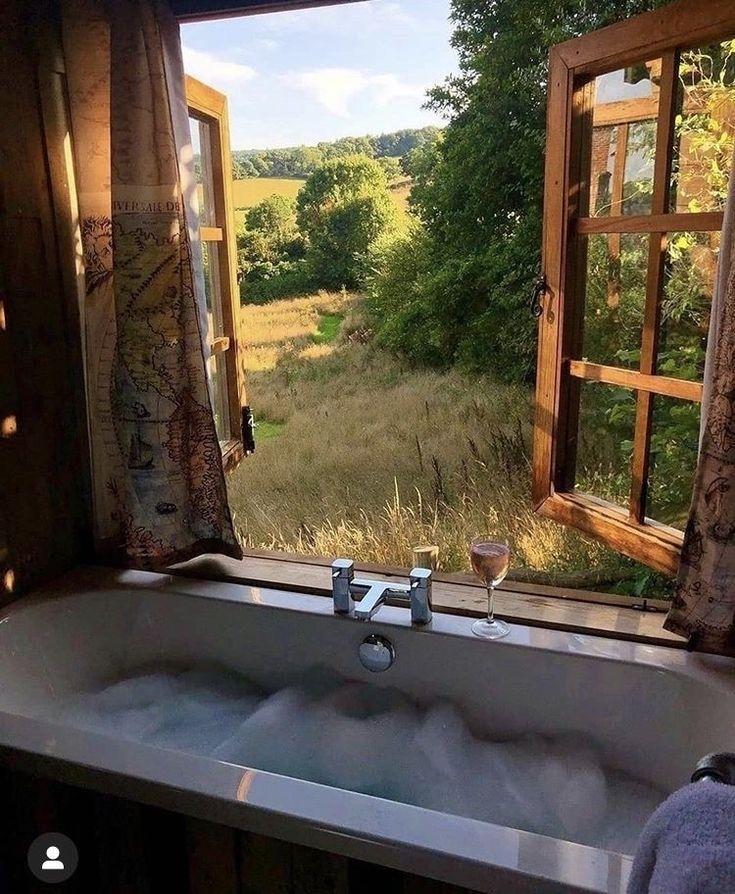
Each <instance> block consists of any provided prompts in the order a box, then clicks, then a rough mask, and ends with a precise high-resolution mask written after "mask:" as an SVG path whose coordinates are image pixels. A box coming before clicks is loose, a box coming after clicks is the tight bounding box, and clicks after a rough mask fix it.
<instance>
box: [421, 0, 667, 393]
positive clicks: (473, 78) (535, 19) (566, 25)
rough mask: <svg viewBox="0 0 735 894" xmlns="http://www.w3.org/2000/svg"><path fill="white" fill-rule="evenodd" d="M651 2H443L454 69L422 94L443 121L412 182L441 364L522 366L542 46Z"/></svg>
mask: <svg viewBox="0 0 735 894" xmlns="http://www.w3.org/2000/svg"><path fill="white" fill-rule="evenodd" d="M657 5H659V0H599V2H597V3H590V2H589V0H561V2H558V3H540V2H538V0H492V2H491V0H453V2H452V18H453V21H454V24H455V31H454V35H453V39H452V42H453V44H454V46H455V47H456V49H457V51H458V54H459V63H460V72H459V74H458V75H457V76H456V77H452V78H450V79H449V80H448V81H447V82H446V83H445V84H444V85H442V86H440V87H438V88H436V89H434V90H433V91H432V92H431V94H430V97H431V98H430V105H431V107H432V108H433V109H434V110H436V111H438V112H440V113H442V114H444V115H445V116H446V117H448V118H449V124H448V127H447V128H446V129H445V134H444V139H443V140H442V141H441V142H440V143H438V144H437V147H436V152H435V154H434V157H433V162H434V163H433V164H432V165H429V166H426V167H425V168H424V169H423V170H419V171H417V172H416V174H415V176H416V177H417V180H418V182H417V184H416V186H415V188H414V203H415V208H416V210H417V211H418V213H419V215H420V216H421V218H422V220H423V221H424V223H425V226H426V231H427V236H428V238H429V239H430V240H431V243H432V245H431V250H430V251H429V252H426V256H427V258H428V261H427V263H428V268H427V269H426V270H423V271H421V275H420V277H418V279H417V284H420V289H418V287H417V295H419V296H420V299H421V301H422V302H423V304H424V306H425V313H426V314H427V316H429V317H431V318H432V319H437V320H441V324H442V328H441V333H440V334H441V342H442V344H441V349H440V350H439V351H438V352H432V353H433V354H434V356H437V357H439V358H441V362H442V363H445V364H451V363H461V364H464V365H465V366H467V367H469V368H472V369H485V370H486V369H493V370H494V371H495V372H496V373H497V374H498V375H499V376H501V377H503V378H506V379H515V380H517V379H518V378H530V377H531V376H532V375H533V368H534V360H535V342H536V326H535V324H534V322H533V320H532V318H531V316H530V314H529V313H528V297H529V295H530V290H531V287H532V283H533V280H534V278H535V277H536V275H537V274H538V272H539V267H540V245H541V216H542V185H543V159H544V141H545V123H546V79H547V65H548V52H549V48H550V46H551V45H552V44H555V43H558V42H560V41H563V40H566V39H567V38H570V37H574V36H576V35H579V34H583V33H585V32H587V31H591V30H593V29H595V28H599V27H602V26H603V25H607V24H609V23H611V22H614V21H617V20H619V19H623V18H625V17H627V16H630V15H633V14H635V13H638V12H643V11H645V10H647V9H650V8H652V7H653V6H657ZM424 160H426V159H424ZM407 300H409V299H408V298H407ZM410 300H413V299H410ZM409 356H411V355H409ZM414 359H416V360H417V361H418V360H419V359H421V358H420V357H415V358H414Z"/></svg>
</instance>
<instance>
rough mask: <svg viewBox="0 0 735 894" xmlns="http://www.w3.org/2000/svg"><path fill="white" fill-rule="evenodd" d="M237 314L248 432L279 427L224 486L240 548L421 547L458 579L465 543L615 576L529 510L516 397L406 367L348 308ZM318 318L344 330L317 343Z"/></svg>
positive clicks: (299, 302)
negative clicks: (251, 416)
mask: <svg viewBox="0 0 735 894" xmlns="http://www.w3.org/2000/svg"><path fill="white" fill-rule="evenodd" d="M243 313H244V320H243V322H244V326H245V332H246V334H247V336H248V338H249V339H250V340H251V342H253V345H252V347H251V348H249V363H248V365H249V368H250V374H249V400H250V403H251V404H252V405H253V407H254V410H255V416H256V422H257V420H258V419H260V420H263V421H267V422H268V423H278V424H280V425H282V426H283V428H282V429H279V431H280V432H281V433H280V434H279V435H278V436H277V437H271V438H269V439H267V440H265V441H263V442H261V443H260V444H259V446H258V450H257V452H256V454H255V455H254V456H252V457H250V458H249V459H248V460H247V461H246V462H244V463H243V464H242V465H241V466H240V467H239V469H238V470H237V471H236V472H235V473H233V475H232V476H231V477H230V499H231V504H232V506H233V509H234V512H235V522H236V526H237V528H238V531H239V534H240V536H241V538H242V539H243V541H244V542H245V544H246V545H249V546H252V547H260V548H271V549H279V550H283V551H288V552H297V553H304V554H317V555H348V556H350V557H353V558H355V559H358V560H361V561H370V562H378V563H382V564H389V565H396V566H406V565H408V564H410V561H411V548H412V547H413V546H415V545H417V544H419V543H427V542H428V543H436V544H438V545H439V547H440V566H441V567H442V568H443V569H446V570H464V569H466V568H467V564H468V563H467V542H468V540H469V539H471V537H472V536H474V535H476V534H478V533H489V534H493V535H495V536H498V537H501V536H502V537H507V538H508V539H509V541H510V543H511V545H512V548H513V551H514V554H515V562H516V563H517V564H520V565H523V566H526V567H529V568H535V569H545V570H548V571H569V570H574V569H579V570H584V569H589V568H590V567H599V566H604V565H618V564H619V562H620V557H619V556H617V555H616V554H614V553H611V552H609V551H607V550H606V549H605V548H603V547H602V546H600V545H599V544H597V543H595V542H592V541H589V540H587V539H585V538H583V537H582V536H581V535H579V534H577V533H576V532H574V531H572V530H570V529H567V528H563V527H561V526H559V525H557V524H555V523H553V522H550V521H548V520H545V519H542V518H540V517H539V516H538V515H536V514H535V513H534V512H533V511H532V509H531V503H530V494H529V482H530V465H529V453H530V444H531V436H532V423H531V415H532V414H531V402H532V395H531V392H530V390H529V389H528V388H527V387H525V386H521V385H518V386H509V385H500V384H498V383H497V382H495V381H493V380H492V379H490V378H482V377H473V378H468V377H466V376H464V375H462V374H461V373H459V372H456V371H453V372H449V373H439V372H432V371H424V370H422V371H417V370H414V369H409V368H407V367H406V366H404V365H403V364H402V363H401V362H400V360H397V359H396V358H395V357H393V356H392V355H387V354H385V353H383V352H381V351H379V350H377V349H375V348H374V347H373V346H372V345H371V344H370V343H369V339H367V333H366V332H365V329H364V324H363V322H362V319H361V314H360V308H359V302H358V301H357V300H356V299H355V298H354V297H352V296H348V295H340V294H327V293H320V295H317V296H310V297H308V298H300V299H295V300H293V301H280V302H275V303H273V304H270V305H265V306H259V307H255V306H251V307H245V308H243ZM326 314H339V315H346V319H345V320H344V322H343V324H342V330H341V334H340V335H338V336H337V338H336V340H335V341H333V342H329V343H321V344H318V343H315V342H314V340H313V336H314V334H315V333H317V332H318V331H319V321H320V319H322V318H323V317H324V315H326ZM322 328H323V327H322ZM256 437H257V429H256Z"/></svg>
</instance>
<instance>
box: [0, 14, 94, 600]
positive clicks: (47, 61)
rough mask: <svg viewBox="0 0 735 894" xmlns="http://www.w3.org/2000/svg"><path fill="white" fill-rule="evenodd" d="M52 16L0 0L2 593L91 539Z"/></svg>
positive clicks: (36, 579) (64, 563)
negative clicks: (0, 48)
mask: <svg viewBox="0 0 735 894" xmlns="http://www.w3.org/2000/svg"><path fill="white" fill-rule="evenodd" d="M57 23H58V16H57V14H56V10H55V9H54V6H53V3H52V2H51V0H41V2H31V0H4V2H3V3H0V42H1V46H2V52H0V604H1V603H2V601H7V599H9V598H12V596H13V595H15V594H18V593H22V592H24V591H25V590H28V589H30V588H31V587H33V586H35V585H37V584H38V583H40V582H42V581H44V580H46V579H48V578H49V577H52V576H53V575H55V574H58V573H59V572H60V571H63V570H65V569H66V568H69V567H71V566H72V565H74V564H76V563H78V561H79V560H80V559H83V558H84V557H85V555H86V551H87V549H88V544H89V539H88V532H89V508H88V507H89V503H88V499H87V494H88V486H87V460H86V428H85V425H86V423H85V420H84V399H83V394H84V392H83V387H84V386H83V376H82V355H81V339H80V329H79V314H78V298H77V295H78V292H77V278H76V272H75V266H74V265H75V258H74V255H73V233H74V227H75V223H76V222H75V221H74V220H73V209H72V199H71V196H70V190H69V182H68V165H67V162H68V159H69V157H70V141H69V139H68V135H67V133H68V132H67V120H66V107H65V89H64V74H63V64H62V61H61V57H60V52H59V51H58V46H59V43H58V32H57Z"/></svg>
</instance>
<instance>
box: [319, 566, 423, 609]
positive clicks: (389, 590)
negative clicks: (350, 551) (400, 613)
mask: <svg viewBox="0 0 735 894" xmlns="http://www.w3.org/2000/svg"><path fill="white" fill-rule="evenodd" d="M354 569H355V563H354V562H353V561H352V559H336V560H335V561H334V562H333V563H332V598H333V600H334V611H335V614H338V615H352V616H353V617H355V618H357V619H358V620H360V621H369V620H370V619H371V618H372V617H373V615H374V614H375V613H376V612H377V611H378V609H379V608H380V606H381V605H384V604H385V603H386V602H387V601H388V600H389V599H395V600H397V601H399V602H402V603H404V604H405V605H407V606H410V608H411V623H412V624H428V623H429V621H430V620H431V614H432V611H431V609H432V605H431V571H430V569H428V568H414V569H413V571H412V572H411V574H410V576H409V581H408V583H407V584H394V583H390V582H388V581H378V580H362V579H360V578H356V577H355V576H354V573H355V571H354ZM355 596H362V599H361V601H360V602H359V604H358V605H357V606H355Z"/></svg>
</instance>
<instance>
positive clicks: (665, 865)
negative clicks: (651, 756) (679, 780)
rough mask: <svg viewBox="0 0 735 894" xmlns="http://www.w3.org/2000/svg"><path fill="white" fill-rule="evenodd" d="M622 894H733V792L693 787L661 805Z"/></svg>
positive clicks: (722, 787)
mask: <svg viewBox="0 0 735 894" xmlns="http://www.w3.org/2000/svg"><path fill="white" fill-rule="evenodd" d="M628 894H735V786H730V785H723V784H722V783H719V782H711V781H709V780H706V781H703V782H694V783H692V784H691V785H687V786H686V787H685V788H682V789H679V791H678V792H675V793H674V794H673V795H671V797H670V798H667V800H666V801H664V803H663V804H662V805H661V806H660V807H659V808H658V809H657V810H656V812H655V813H654V814H653V815H652V816H651V818H650V819H649V820H648V822H647V823H646V826H645V828H644V829H643V832H642V833H641V838H640V841H639V842H638V851H637V853H636V855H635V860H634V862H633V871H632V873H631V876H630V882H629V884H628Z"/></svg>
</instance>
